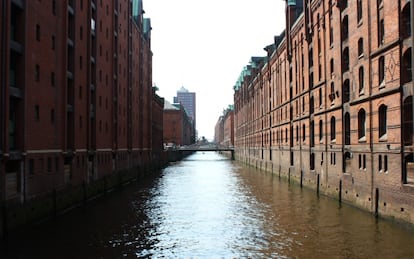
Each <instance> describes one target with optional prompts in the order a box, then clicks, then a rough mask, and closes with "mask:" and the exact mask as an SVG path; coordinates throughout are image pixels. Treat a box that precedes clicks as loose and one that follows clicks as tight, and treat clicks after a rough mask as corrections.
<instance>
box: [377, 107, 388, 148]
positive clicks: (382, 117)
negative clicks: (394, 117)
mask: <svg viewBox="0 0 414 259" xmlns="http://www.w3.org/2000/svg"><path fill="white" fill-rule="evenodd" d="M378 116H379V118H378V124H379V125H378V128H379V138H380V140H381V139H384V138H386V135H387V106H386V105H384V104H383V105H381V106H380V107H379V111H378Z"/></svg>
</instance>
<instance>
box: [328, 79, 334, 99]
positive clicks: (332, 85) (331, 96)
mask: <svg viewBox="0 0 414 259" xmlns="http://www.w3.org/2000/svg"><path fill="white" fill-rule="evenodd" d="M334 99H335V84H334V82H331V92H330V94H329V100H330V101H331V102H332V103H333V101H334Z"/></svg>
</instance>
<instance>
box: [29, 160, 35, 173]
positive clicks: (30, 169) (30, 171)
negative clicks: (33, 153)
mask: <svg viewBox="0 0 414 259" xmlns="http://www.w3.org/2000/svg"><path fill="white" fill-rule="evenodd" d="M29 174H30V175H33V174H34V160H33V159H29Z"/></svg>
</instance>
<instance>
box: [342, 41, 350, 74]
mask: <svg viewBox="0 0 414 259" xmlns="http://www.w3.org/2000/svg"><path fill="white" fill-rule="evenodd" d="M342 59H343V62H344V64H343V69H342V73H344V72H346V71H348V70H349V49H348V47H346V48H345V49H344V52H343V53H342Z"/></svg>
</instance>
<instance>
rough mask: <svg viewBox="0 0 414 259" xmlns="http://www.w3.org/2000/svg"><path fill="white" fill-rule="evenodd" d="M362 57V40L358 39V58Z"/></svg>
mask: <svg viewBox="0 0 414 259" xmlns="http://www.w3.org/2000/svg"><path fill="white" fill-rule="evenodd" d="M363 55H364V39H362V38H359V40H358V56H359V57H362V56H363Z"/></svg>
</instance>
